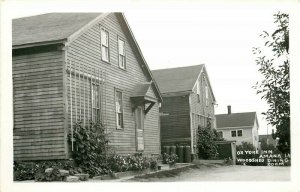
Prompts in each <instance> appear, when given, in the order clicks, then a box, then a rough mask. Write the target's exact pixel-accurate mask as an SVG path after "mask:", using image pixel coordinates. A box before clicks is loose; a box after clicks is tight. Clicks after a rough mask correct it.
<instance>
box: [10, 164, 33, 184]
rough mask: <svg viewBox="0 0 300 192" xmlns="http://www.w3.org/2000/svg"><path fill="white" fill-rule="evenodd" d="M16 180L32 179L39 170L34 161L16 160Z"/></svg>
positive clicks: (14, 167)
mask: <svg viewBox="0 0 300 192" xmlns="http://www.w3.org/2000/svg"><path fill="white" fill-rule="evenodd" d="M13 169H14V180H15V181H23V180H32V179H34V175H35V173H36V171H37V167H36V166H35V164H34V163H22V162H16V161H15V162H14V166H13Z"/></svg>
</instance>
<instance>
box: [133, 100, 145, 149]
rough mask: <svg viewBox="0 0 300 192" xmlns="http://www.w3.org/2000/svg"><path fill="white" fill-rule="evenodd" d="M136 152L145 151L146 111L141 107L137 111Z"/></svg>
mask: <svg viewBox="0 0 300 192" xmlns="http://www.w3.org/2000/svg"><path fill="white" fill-rule="evenodd" d="M135 129H136V150H137V151H143V150H144V110H143V107H141V106H139V107H137V108H136V110H135Z"/></svg>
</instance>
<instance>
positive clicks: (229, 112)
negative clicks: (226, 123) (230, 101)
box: [227, 105, 231, 115]
mask: <svg viewBox="0 0 300 192" xmlns="http://www.w3.org/2000/svg"><path fill="white" fill-rule="evenodd" d="M227 109H228V115H230V114H231V105H228V106H227Z"/></svg>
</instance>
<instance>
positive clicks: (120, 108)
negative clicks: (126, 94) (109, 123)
mask: <svg viewBox="0 0 300 192" xmlns="http://www.w3.org/2000/svg"><path fill="white" fill-rule="evenodd" d="M115 99H116V113H117V114H116V116H117V127H119V128H122V127H123V106H122V92H120V91H116V98H115Z"/></svg>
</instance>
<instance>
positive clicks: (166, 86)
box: [152, 64, 204, 93]
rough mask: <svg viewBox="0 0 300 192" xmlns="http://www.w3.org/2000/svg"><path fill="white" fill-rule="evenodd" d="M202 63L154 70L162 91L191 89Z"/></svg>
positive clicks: (154, 75) (170, 91)
mask: <svg viewBox="0 0 300 192" xmlns="http://www.w3.org/2000/svg"><path fill="white" fill-rule="evenodd" d="M203 66H204V65H203V64H202V65H194V66H188V67H178V68H169V69H159V70H153V71H152V74H153V77H154V79H155V81H156V83H157V85H158V87H159V90H160V92H161V93H174V92H183V91H191V90H192V89H193V86H194V84H195V82H196V80H197V78H198V76H199V74H200V72H201V70H202V68H203Z"/></svg>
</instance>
